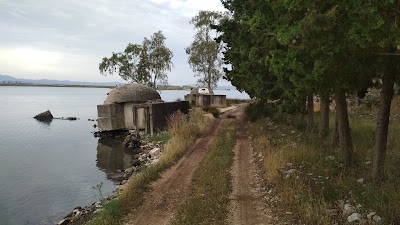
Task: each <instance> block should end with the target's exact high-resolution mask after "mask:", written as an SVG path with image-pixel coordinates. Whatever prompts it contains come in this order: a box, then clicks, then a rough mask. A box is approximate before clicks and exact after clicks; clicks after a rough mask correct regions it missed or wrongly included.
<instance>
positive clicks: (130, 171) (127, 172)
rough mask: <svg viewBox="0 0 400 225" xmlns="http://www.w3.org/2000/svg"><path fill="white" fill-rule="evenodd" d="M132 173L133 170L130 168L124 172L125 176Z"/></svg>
mask: <svg viewBox="0 0 400 225" xmlns="http://www.w3.org/2000/svg"><path fill="white" fill-rule="evenodd" d="M132 172H133V168H132V167H129V168H128V169H126V170H125V173H126V174H132Z"/></svg>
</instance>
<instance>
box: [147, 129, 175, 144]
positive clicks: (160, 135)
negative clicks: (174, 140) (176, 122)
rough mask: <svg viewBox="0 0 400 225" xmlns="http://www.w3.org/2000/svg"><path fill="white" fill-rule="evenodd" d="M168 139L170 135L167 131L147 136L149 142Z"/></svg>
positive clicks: (164, 141)
mask: <svg viewBox="0 0 400 225" xmlns="http://www.w3.org/2000/svg"><path fill="white" fill-rule="evenodd" d="M169 139H171V136H170V134H169V132H168V131H162V132H160V133H157V134H154V135H153V136H150V137H148V138H147V140H148V141H150V142H157V141H161V142H162V143H167V142H168V141H169Z"/></svg>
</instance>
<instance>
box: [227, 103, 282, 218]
mask: <svg viewBox="0 0 400 225" xmlns="http://www.w3.org/2000/svg"><path fill="white" fill-rule="evenodd" d="M234 115H235V117H236V118H237V135H238V138H237V143H236V146H235V159H234V165H233V168H232V178H233V181H232V183H233V192H232V194H231V196H230V199H231V203H230V206H229V211H230V215H229V218H228V224H233V225H245V224H246V225H256V224H275V223H274V222H273V221H272V218H273V217H272V212H271V209H270V208H269V204H268V202H267V201H266V200H265V198H264V196H265V194H266V193H265V192H266V191H265V189H264V188H263V180H262V178H261V176H260V173H259V171H258V168H257V165H256V164H255V162H254V157H253V149H252V147H251V142H250V138H249V134H248V130H247V127H246V123H245V122H244V119H243V110H240V111H236V112H235V113H234Z"/></svg>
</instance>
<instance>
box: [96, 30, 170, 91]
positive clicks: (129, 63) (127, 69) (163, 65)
mask: <svg viewBox="0 0 400 225" xmlns="http://www.w3.org/2000/svg"><path fill="white" fill-rule="evenodd" d="M165 40H166V38H165V36H164V35H163V34H162V32H161V31H158V32H156V33H154V34H153V35H152V36H151V37H150V39H148V38H144V40H143V42H142V45H138V44H131V43H130V44H128V46H127V47H126V48H125V50H124V51H123V52H119V53H112V56H111V57H110V58H107V57H104V58H103V60H102V62H101V63H100V65H99V70H100V73H101V74H102V75H105V76H107V75H113V74H114V73H118V74H119V76H121V78H122V79H124V80H126V81H128V82H136V83H142V84H147V85H149V86H151V87H154V88H155V87H156V82H166V81H167V80H168V76H167V71H171V67H172V66H173V64H172V61H171V60H172V57H173V53H172V51H171V50H169V49H168V48H167V47H166V46H165Z"/></svg>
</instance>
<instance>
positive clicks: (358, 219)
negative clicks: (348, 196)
mask: <svg viewBox="0 0 400 225" xmlns="http://www.w3.org/2000/svg"><path fill="white" fill-rule="evenodd" d="M361 208H362V206H361V205H360V204H358V205H357V206H353V205H351V204H350V203H346V204H344V205H343V215H344V216H345V217H347V222H348V223H361V224H381V222H382V218H381V217H380V216H378V215H377V214H376V212H370V213H368V214H367V215H364V216H365V217H364V216H363V214H362V213H360V212H359V211H360V209H361Z"/></svg>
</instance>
